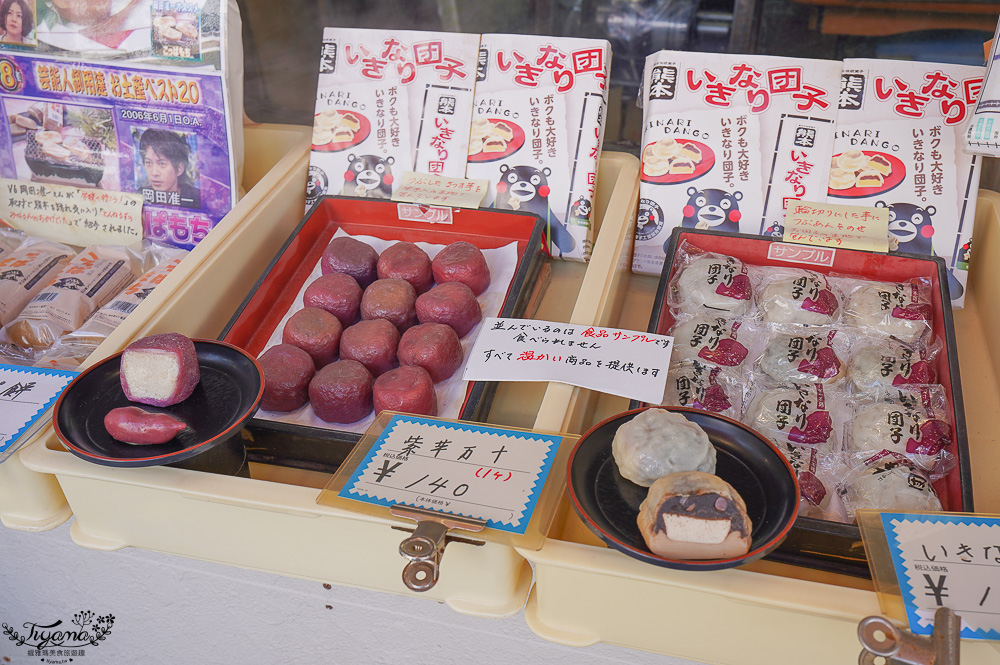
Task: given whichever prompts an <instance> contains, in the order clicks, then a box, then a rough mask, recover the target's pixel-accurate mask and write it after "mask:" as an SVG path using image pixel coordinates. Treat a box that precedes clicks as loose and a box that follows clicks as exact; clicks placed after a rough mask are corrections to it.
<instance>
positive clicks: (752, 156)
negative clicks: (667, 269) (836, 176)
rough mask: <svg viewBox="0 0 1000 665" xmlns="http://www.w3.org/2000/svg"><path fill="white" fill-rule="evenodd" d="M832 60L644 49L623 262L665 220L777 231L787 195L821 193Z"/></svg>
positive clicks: (666, 227) (657, 253)
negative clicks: (634, 202) (634, 218)
mask: <svg viewBox="0 0 1000 665" xmlns="http://www.w3.org/2000/svg"><path fill="white" fill-rule="evenodd" d="M840 71H841V63H839V62H835V61H828V60H805V59H797V58H782V57H775V56H751V55H719V54H701V53H686V52H680V51H660V52H659V53H654V54H652V55H650V56H649V57H648V58H647V59H646V67H645V70H644V72H643V88H642V92H641V97H640V99H641V102H642V104H643V138H642V144H643V148H642V163H643V168H642V173H641V174H640V178H641V184H640V192H641V200H640V202H639V219H638V226H637V229H636V243H635V255H634V258H633V268H632V269H633V270H634V271H635V272H641V273H646V274H659V272H660V269H661V268H662V266H663V261H664V255H665V250H666V245H667V243H668V242H669V240H670V232H671V230H672V229H673V228H675V227H678V226H681V227H685V228H700V229H712V230H716V231H729V232H732V233H737V232H740V233H759V234H763V235H773V236H781V234H782V233H783V231H784V229H783V226H782V225H783V223H784V222H783V220H784V213H785V206H786V205H787V203H788V201H790V200H796V199H801V200H808V201H818V202H822V201H825V200H826V198H825V196H826V192H825V183H826V180H827V173H828V170H829V155H830V150H831V149H832V144H833V134H834V120H835V118H836V114H837V108H836V107H837V104H836V90H837V83H838V77H839V76H840Z"/></svg>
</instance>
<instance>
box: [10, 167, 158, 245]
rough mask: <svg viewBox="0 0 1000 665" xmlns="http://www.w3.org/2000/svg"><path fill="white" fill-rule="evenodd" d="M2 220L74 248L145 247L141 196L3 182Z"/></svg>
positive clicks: (27, 231) (28, 232) (29, 183)
mask: <svg viewBox="0 0 1000 665" xmlns="http://www.w3.org/2000/svg"><path fill="white" fill-rule="evenodd" d="M0 219H3V220H4V221H6V222H7V223H9V224H10V225H11V226H13V227H14V228H16V229H20V230H21V231H24V232H25V233H27V234H29V235H37V236H42V237H43V238H48V239H49V240H54V241H56V242H65V243H68V244H70V245H78V246H81V247H86V246H88V245H100V244H104V245H134V244H137V243H140V242H142V194H129V193H127V192H111V191H103V190H99V189H81V188H80V187H71V186H68V185H52V184H39V183H32V182H23V181H22V182H19V181H17V180H10V179H7V178H0Z"/></svg>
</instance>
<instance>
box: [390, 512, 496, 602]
mask: <svg viewBox="0 0 1000 665" xmlns="http://www.w3.org/2000/svg"><path fill="white" fill-rule="evenodd" d="M389 512H390V513H391V514H393V515H395V516H396V517H405V518H406V519H411V520H414V521H415V522H416V523H417V527H416V528H415V529H407V528H404V527H393V528H394V529H399V530H400V531H411V532H412V535H411V536H410V537H409V538H407V539H406V540H404V541H403V542H401V543H400V544H399V553H400V555H402V556H403V558H405V559H409V563H407V564H406V567H405V568H403V584H405V585H406V586H407V588H409V589H412V590H413V591H427V590H428V589H430V588H431V587H433V586H434V585H435V584H437V581H438V574H439V572H440V568H441V556H442V555H443V554H444V548H445V546H446V545H447V544H448V543H452V542H456V541H457V542H460V543H465V544H467V545H483V544H484V543H483V542H482V541H481V540H471V539H468V538H461V537H459V536H451V535H448V529H464V530H465V531H482V530H483V529H484V528H485V527H486V520H479V519H473V518H471V517H461V516H459V515H448V514H447V513H439V512H437V511H435V510H429V509H427V508H415V507H413V506H404V505H400V504H396V505H394V506H392V507H391V508H389Z"/></svg>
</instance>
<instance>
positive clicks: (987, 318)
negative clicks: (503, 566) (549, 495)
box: [519, 191, 1000, 664]
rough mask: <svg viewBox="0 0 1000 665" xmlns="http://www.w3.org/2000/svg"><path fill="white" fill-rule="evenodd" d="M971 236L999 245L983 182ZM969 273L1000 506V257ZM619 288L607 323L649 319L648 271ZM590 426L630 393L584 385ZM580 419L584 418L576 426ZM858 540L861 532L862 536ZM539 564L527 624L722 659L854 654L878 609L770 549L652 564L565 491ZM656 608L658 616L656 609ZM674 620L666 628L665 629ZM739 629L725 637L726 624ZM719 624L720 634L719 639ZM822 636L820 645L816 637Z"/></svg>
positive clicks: (979, 482) (998, 201)
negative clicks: (741, 562)
mask: <svg viewBox="0 0 1000 665" xmlns="http://www.w3.org/2000/svg"><path fill="white" fill-rule="evenodd" d="M975 236H976V240H977V242H981V243H982V244H981V245H979V247H981V248H982V252H983V253H982V254H981V255H980V256H981V257H992V256H995V255H997V253H1000V194H996V193H995V192H983V191H981V192H980V197H979V205H978V208H977V216H976V229H975ZM980 265H983V266H984V268H985V269H984V270H982V271H981V272H975V273H973V278H972V281H971V283H970V284H971V288H970V292H971V294H972V295H971V296H970V299H971V302H969V301H967V302H966V307H965V309H962V310H959V311H956V312H955V332H956V336H957V342H958V344H957V346H958V350H959V353H958V355H959V362H960V363H961V371H962V379H963V387H964V394H965V395H966V396H967V403H966V415H967V418H968V431H969V442H970V445H969V448H970V461H971V464H970V466H971V472H972V478H973V483H972V484H973V488H974V491H975V505H976V509H977V510H978V511H981V512H983V513H987V514H990V513H996V512H997V511H998V510H1000V495H998V494H997V492H996V487H995V484H994V483H991V482H990V481H989V480H987V479H988V478H989V477H990V474H991V473H992V472H993V470H994V469H996V465H997V464H998V460H997V456H996V450H997V448H996V444H997V433H996V431H995V428H992V427H991V425H990V421H991V419H992V416H991V415H990V414H991V407H989V406H988V405H990V404H996V400H997V399H1000V386H998V384H997V377H998V376H1000V375H998V373H997V369H998V367H1000V364H998V361H1000V358H997V356H996V351H995V350H993V349H992V346H991V345H989V343H988V340H989V339H991V337H992V335H991V333H990V331H991V330H992V325H993V323H994V319H995V318H996V313H995V312H996V310H997V306H998V304H1000V303H996V302H995V300H996V296H995V293H996V289H995V288H994V287H993V285H994V284H995V283H996V282H995V280H996V279H997V278H998V274H997V272H996V268H995V267H993V266H994V264H993V262H992V261H990V260H989V258H985V259H984V260H983V263H982V264H980ZM622 277H623V280H622V282H621V284H620V287H619V289H618V291H617V292H616V293H614V294H611V295H612V298H613V299H615V300H616V301H617V303H618V307H617V308H614V309H612V310H610V311H609V312H608V317H609V318H608V323H607V325H613V326H618V327H625V328H632V329H641V328H643V327H644V326H645V325H646V322H647V321H648V316H649V313H650V312H651V311H652V309H653V303H654V299H655V297H656V293H657V286H658V280H657V279H656V278H655V277H652V276H642V275H632V274H623V275H622ZM580 399H582V400H585V401H587V407H586V408H585V409H583V411H582V413H584V414H586V417H585V419H584V420H583V421H582V422H574V423H572V424H570V423H563V426H564V427H566V428H567V429H569V430H571V431H582V430H583V429H586V428H588V427H589V426H591V425H593V424H595V423H597V422H600V421H601V420H602V419H604V418H605V417H608V416H610V415H613V414H615V413H618V412H621V411H623V410H624V409H625V408H626V406H627V403H626V401H625V400H624V399H622V398H617V397H611V396H608V395H602V394H594V393H587V394H584V395H582V396H581V397H580ZM574 428H579V429H574ZM857 546H858V547H861V542H860V541H858V542H857ZM519 551H520V553H521V554H522V555H523V556H524V557H525V558H526V559H527V560H528V561H530V562H531V563H532V565H533V566H534V570H535V586H534V587H533V588H532V592H531V596H530V597H529V599H528V604H527V607H526V609H525V619H526V621H527V622H528V625H529V626H530V627H531V630H532V631H533V632H534V633H535V634H537V635H539V636H541V637H544V638H545V639H548V640H552V641H554V642H558V643H560V644H571V645H575V646H586V645H590V644H595V643H597V642H607V643H611V644H618V645H624V646H629V647H633V648H637V649H643V650H646V651H654V652H657V653H662V654H669V655H672V656H677V657H680V658H685V659H691V660H698V661H705V662H719V663H733V664H736V663H740V664H742V663H773V662H777V661H783V660H784V659H785V658H786V657H787V654H788V653H790V652H795V651H800V652H808V653H809V654H810V656H809V658H810V660H813V661H815V662H820V663H831V664H832V663H843V662H846V661H852V662H853V660H854V659H856V658H857V653H858V643H857V640H856V633H857V625H858V622H859V621H860V620H861V619H863V618H864V617H866V616H869V615H872V614H878V613H879V603H878V599H877V597H876V595H875V592H874V588H873V587H872V586H871V583H870V582H868V581H866V580H861V579H858V578H856V577H853V576H849V575H838V574H833V573H826V572H820V571H815V570H809V569H807V568H801V567H797V566H789V565H786V564H780V563H774V562H772V561H769V560H766V559H765V560H762V561H759V562H756V563H752V564H750V565H748V566H744V567H742V568H739V569H736V570H725V571H717V572H710V573H690V572H684V571H674V570H664V569H659V568H656V567H653V566H649V565H644V564H642V563H640V562H637V561H635V560H633V559H630V558H629V557H627V556H625V555H623V554H621V553H619V552H616V551H614V550H611V549H608V548H607V547H605V546H604V545H603V543H601V542H600V540H598V539H597V537H596V536H594V535H593V534H592V533H591V532H590V531H589V530H588V529H587V528H586V527H585V526H584V524H583V523H582V522H581V521H580V519H579V518H578V517H577V515H576V513H575V512H574V511H573V509H572V508H571V507H570V506H569V504H568V501H565V500H564V505H563V506H562V510H561V511H560V512H559V514H558V516H557V518H556V521H555V523H554V525H553V528H552V530H551V531H550V532H549V539H548V540H547V541H546V543H545V545H544V546H543V547H542V548H541V549H540V550H538V551H526V550H519ZM653 607H655V608H657V611H656V614H655V619H654V618H653V615H651V614H650V609H649V608H653ZM664 625H669V626H670V627H671V629H670V630H666V629H664V628H663V626H664ZM720 629H721V630H724V631H726V633H727V634H728V635H731V636H732V638H733V639H726V640H720V639H718V637H717V632H716V631H718V630H720ZM713 635H714V636H715V637H714V638H713ZM818 642H821V643H822V644H823V647H822V648H816V645H817V643H818ZM962 654H963V659H968V660H969V661H971V662H983V663H986V662H993V660H992V659H995V658H996V650H995V647H994V646H993V645H992V644H990V643H988V642H978V641H964V642H963V644H962Z"/></svg>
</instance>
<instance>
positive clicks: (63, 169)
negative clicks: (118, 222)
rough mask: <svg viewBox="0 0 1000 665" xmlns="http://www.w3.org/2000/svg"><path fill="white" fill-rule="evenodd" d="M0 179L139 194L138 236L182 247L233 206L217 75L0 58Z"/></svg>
mask: <svg viewBox="0 0 1000 665" xmlns="http://www.w3.org/2000/svg"><path fill="white" fill-rule="evenodd" d="M0 108H2V110H3V119H4V122H2V123H0V177H4V178H14V179H17V180H24V181H32V182H43V183H55V184H60V185H73V186H76V187H84V188H88V187H92V188H97V189H106V190H114V191H123V192H133V193H138V194H142V196H143V200H144V203H143V210H142V216H143V230H144V234H145V236H146V237H147V238H151V239H154V240H158V241H161V242H165V243H169V244H171V245H175V246H177V247H183V248H185V249H190V248H191V247H193V246H194V245H196V244H197V243H198V242H199V241H200V240H201V239H202V238H204V237H205V235H206V234H208V232H209V231H210V230H211V229H212V227H214V226H215V225H216V224H218V223H219V221H220V220H221V219H222V218H223V217H224V216H225V215H226V213H228V212H229V210H230V209H231V208H232V206H233V204H234V203H235V196H236V192H235V189H234V186H233V185H234V183H233V175H234V173H235V169H234V168H233V162H232V149H231V144H230V137H229V132H228V128H227V124H226V105H225V100H224V94H223V85H222V78H221V77H220V76H219V75H218V74H209V73H202V72H198V73H195V72H187V71H180V72H178V71H171V72H169V73H167V72H163V71H160V70H155V69H140V68H135V67H118V66H113V65H107V64H103V63H93V62H79V61H76V62H72V61H65V60H54V59H50V58H43V57H38V56H21V55H13V54H2V55H0Z"/></svg>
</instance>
